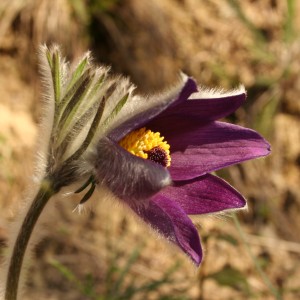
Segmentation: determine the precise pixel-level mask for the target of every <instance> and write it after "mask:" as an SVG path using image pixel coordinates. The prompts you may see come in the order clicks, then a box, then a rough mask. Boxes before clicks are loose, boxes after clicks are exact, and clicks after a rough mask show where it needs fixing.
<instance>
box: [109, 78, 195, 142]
mask: <svg viewBox="0 0 300 300" xmlns="http://www.w3.org/2000/svg"><path fill="white" fill-rule="evenodd" d="M196 91H197V84H196V82H195V81H194V80H193V79H192V78H188V79H187V80H186V82H185V83H184V85H183V86H182V87H181V88H180V90H179V91H178V93H177V95H175V96H173V97H172V98H169V96H168V97H167V98H166V97H162V99H161V101H158V105H156V106H154V107H151V108H150V109H148V110H145V111H142V112H140V113H138V114H137V115H135V116H133V117H132V118H130V119H128V120H126V121H125V122H124V123H122V124H121V125H120V126H118V127H117V128H115V129H113V130H112V131H111V132H110V133H109V137H110V138H111V139H112V140H114V141H120V140H121V139H122V138H123V137H124V136H125V135H127V134H128V133H129V132H131V131H133V130H134V129H137V128H141V127H143V126H144V125H145V124H146V123H147V122H149V121H150V120H151V119H153V118H154V117H155V116H157V115H158V114H160V113H161V112H162V111H164V110H165V109H166V108H167V107H168V106H169V105H171V104H175V103H181V102H183V101H186V100H187V99H188V97H189V96H190V95H191V94H192V93H194V92H196Z"/></svg>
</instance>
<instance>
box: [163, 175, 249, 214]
mask: <svg viewBox="0 0 300 300" xmlns="http://www.w3.org/2000/svg"><path fill="white" fill-rule="evenodd" d="M161 193H162V194H163V195H165V196H166V197H169V198H170V199H172V200H173V201H175V202H176V203H178V204H179V205H180V206H181V207H182V209H183V210H184V211H185V212H186V213H187V214H189V215H200V214H208V213H213V212H219V211H223V210H228V209H238V208H242V207H245V205H246V200H245V199H244V197H243V196H242V195H241V194H240V193H239V192H238V191H236V190H235V189H234V188H233V187H232V186H230V185H229V184H228V183H227V182H226V181H224V180H222V179H221V178H219V177H216V176H213V175H211V174H206V175H204V176H202V177H200V178H195V179H191V180H188V181H177V182H176V181H175V182H174V186H170V187H167V188H165V189H164V190H163V191H162V192H161Z"/></svg>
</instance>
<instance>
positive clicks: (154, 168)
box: [89, 76, 270, 265]
mask: <svg viewBox="0 0 300 300" xmlns="http://www.w3.org/2000/svg"><path fill="white" fill-rule="evenodd" d="M198 89H199V91H198ZM197 91H198V92H197ZM245 99H246V92H245V90H244V88H243V87H240V88H239V89H237V90H235V91H233V92H229V93H224V92H217V91H215V92H214V91H208V90H205V89H202V88H201V87H200V88H198V87H197V84H196V83H195V81H194V80H193V79H191V78H188V77H185V76H183V78H182V82H181V83H180V84H179V86H177V87H176V88H175V89H174V90H173V91H172V92H170V93H168V94H166V95H164V94H162V95H159V96H156V97H153V98H152V99H148V101H145V99H142V98H141V97H138V96H136V97H135V99H133V100H132V102H133V103H135V105H136V110H133V109H130V108H128V107H127V108H126V104H125V105H124V107H123V108H122V110H121V112H120V115H119V119H118V120H117V121H115V122H112V124H111V127H110V128H109V129H108V131H107V134H106V135H105V137H103V138H101V139H100V140H99V142H98V143H97V146H96V151H95V152H94V153H93V155H91V156H90V157H89V159H90V161H91V164H93V166H94V171H93V172H94V177H95V179H96V182H97V183H98V185H100V186H101V185H104V186H105V187H106V188H108V189H109V190H110V191H111V192H112V193H113V194H114V195H115V196H116V197H117V198H119V199H120V200H121V201H122V202H123V203H125V204H126V205H128V206H129V207H130V208H131V209H132V210H133V211H134V213H135V214H136V215H138V216H139V217H140V218H141V219H142V220H143V221H144V222H146V223H147V224H149V225H150V226H151V227H152V228H153V229H154V230H155V231H157V232H158V233H159V234H160V235H162V236H163V237H164V238H166V239H167V240H168V241H171V242H172V243H174V244H175V245H177V246H178V247H180V248H181V250H182V251H184V252H185V253H186V254H187V255H188V256H189V257H190V258H191V259H192V261H193V262H194V263H195V264H196V265H199V264H200V263H201V260H202V249H201V245H200V239H199V235H198V232H197V230H196V228H195V226H194V225H193V223H192V221H191V219H190V218H189V217H188V215H199V214H210V213H216V212H221V211H224V210H236V209H242V208H245V207H246V201H245V199H244V197H243V196H242V195H241V194H240V193H239V192H238V191H236V190H235V189H234V188H233V187H231V186H230V185H229V184H228V183H227V182H225V181H224V180H222V179H221V178H219V177H217V176H214V175H212V174H210V172H213V171H216V170H219V169H221V168H224V167H227V166H230V165H233V164H236V163H240V162H242V161H246V160H249V159H254V158H257V157H261V156H265V155H268V153H269V152H270V145H269V144H268V142H267V141H266V140H265V139H264V138H262V137H261V136H260V135H259V134H258V133H257V132H255V131H253V130H251V129H247V128H243V127H240V126H237V125H232V124H229V123H225V122H220V121H217V120H218V119H220V118H223V117H226V116H228V115H230V114H231V113H233V112H234V111H235V110H236V109H237V108H238V107H239V106H241V105H242V104H243V102H244V101H245ZM145 106H146V107H145ZM122 114H123V115H122Z"/></svg>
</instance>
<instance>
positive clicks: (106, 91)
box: [0, 46, 270, 300]
mask: <svg viewBox="0 0 300 300" xmlns="http://www.w3.org/2000/svg"><path fill="white" fill-rule="evenodd" d="M40 60H41V75H42V78H43V83H44V87H45V95H44V117H43V119H42V126H41V127H42V128H41V129H42V130H41V138H40V143H39V160H38V162H37V168H36V169H37V170H36V175H35V177H34V178H35V180H34V181H33V183H32V187H31V189H32V194H31V195H30V196H29V197H28V199H27V200H26V205H25V206H24V209H22V210H21V212H20V214H19V216H18V220H16V224H15V225H13V226H12V227H13V228H14V229H13V230H11V232H12V234H11V236H10V239H9V241H8V251H7V252H8V253H9V255H8V256H7V258H6V261H5V264H4V267H3V268H1V270H2V274H0V276H2V277H3V278H1V280H0V298H1V297H4V298H3V299H5V300H16V299H18V296H19V295H20V294H21V293H20V290H21V289H22V286H23V283H24V281H22V280H20V275H21V272H22V273H24V270H23V269H24V268H23V266H24V265H25V266H26V264H24V261H25V260H26V259H27V258H28V254H29V253H30V251H31V250H32V249H33V247H34V243H33V242H29V241H30V239H31V235H32V233H33V230H34V229H35V227H36V225H37V221H38V219H39V217H40V215H41V214H42V212H43V211H44V209H45V208H46V206H47V203H48V202H49V201H50V200H51V199H52V197H53V196H54V195H55V194H57V193H59V192H60V190H61V189H62V188H65V187H67V186H70V185H71V184H77V183H79V182H82V181H83V180H84V179H85V180H86V178H88V180H87V181H86V183H85V184H84V185H82V186H81V188H79V189H78V190H77V191H76V192H77V193H79V192H82V191H83V190H84V189H85V188H87V187H88V186H89V185H90V188H89V190H88V191H87V192H86V193H85V195H84V196H83V198H82V200H81V201H80V206H79V208H81V207H82V205H83V204H84V202H86V201H87V200H88V199H89V198H90V196H91V195H92V194H93V191H94V189H95V187H96V186H98V187H99V188H105V189H106V190H107V189H108V190H110V191H111V193H112V194H113V195H114V196H115V197H117V198H118V199H119V200H120V201H121V202H123V203H124V204H126V205H127V206H129V207H130V208H131V209H132V210H133V211H134V213H135V214H136V215H137V216H139V217H140V218H141V219H142V220H143V221H144V222H145V223H147V224H149V225H150V226H151V227H152V228H153V229H154V230H155V231H157V232H158V233H159V234H160V235H162V236H163V237H165V238H166V239H167V240H169V241H171V242H172V243H174V244H175V245H177V246H179V247H180V248H181V249H182V250H183V251H184V252H185V253H186V254H187V255H188V256H189V257H190V258H191V259H192V261H193V262H194V263H195V264H196V265H199V264H200V262H201V259H202V250H201V245H200V239H199V236H198V232H197V230H196V228H195V227H194V225H193V223H192V221H191V220H190V219H189V217H188V215H198V214H208V213H215V212H220V211H223V210H232V209H240V208H243V207H245V206H246V201H245V199H244V198H243V196H241V195H240V194H239V193H238V192H237V191H236V190H235V189H233V188H232V187H231V186H230V185H229V184H228V183H226V182H225V181H223V180H222V179H220V178H218V177H216V176H214V175H211V174H210V172H213V171H215V170H218V169H221V168H223V167H226V166H229V165H232V164H235V163H239V162H242V161H245V160H248V159H253V158H256V157H260V156H265V155H267V154H268V153H269V152H270V146H269V144H268V143H267V142H266V141H265V140H264V139H263V138H262V137H261V136H260V135H259V134H258V133H256V132H255V131H253V130H250V129H246V128H242V127H239V126H235V125H231V124H228V123H223V122H218V121H217V120H218V119H220V118H223V117H226V116H227V115H229V114H230V113H232V112H234V111H235V110H236V109H237V108H238V107H239V106H240V105H241V104H242V103H243V102H244V100H245V98H246V94H245V91H244V89H243V88H240V89H238V90H236V91H234V92H232V93H211V92H207V91H206V90H203V89H202V88H197V84H196V83H195V81H194V80H193V79H191V78H189V77H187V76H185V75H183V76H182V77H181V79H180V80H179V84H178V85H177V86H175V87H174V88H173V89H171V90H169V91H168V92H166V93H163V94H161V95H155V96H153V97H150V98H149V97H141V96H138V95H134V93H133V91H134V86H133V85H132V84H131V83H130V82H129V80H128V79H125V78H122V77H120V76H119V77H118V76H111V75H110V74H109V69H108V68H106V67H99V68H96V67H95V66H94V65H93V64H92V62H91V58H90V55H89V53H87V54H85V55H84V56H83V57H82V58H81V60H80V61H79V63H78V64H77V66H75V67H71V66H70V65H69V64H68V63H67V62H66V61H65V59H64V58H63V57H62V55H61V53H60V50H59V47H57V46H53V47H51V48H48V47H46V46H42V47H41V51H40ZM197 89H199V92H197ZM1 299H2V298H1Z"/></svg>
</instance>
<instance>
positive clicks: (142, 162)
mask: <svg viewBox="0 0 300 300" xmlns="http://www.w3.org/2000/svg"><path fill="white" fill-rule="evenodd" d="M95 160H96V161H95V162H93V164H94V165H95V170H96V174H95V176H96V179H97V180H98V182H99V183H100V184H102V183H103V184H105V185H106V186H107V187H108V188H109V189H110V190H111V191H112V193H113V194H115V195H116V196H117V197H119V198H120V199H123V200H126V201H133V202H134V201H136V200H144V199H147V198H149V197H151V196H153V195H154V194H156V193H157V192H159V191H160V190H161V189H162V188H164V187H166V186H167V185H170V184H171V178H170V174H169V172H168V171H167V170H166V169H165V168H164V167H162V166H160V165H159V164H156V163H153V162H151V161H150V160H146V159H143V158H140V157H137V156H134V155H132V154H130V153H129V152H128V151H126V150H125V149H123V148H122V147H120V146H119V145H118V144H116V143H114V142H113V141H111V140H109V139H107V138H104V139H102V140H100V142H99V144H98V145H97V156H96V158H95Z"/></svg>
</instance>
